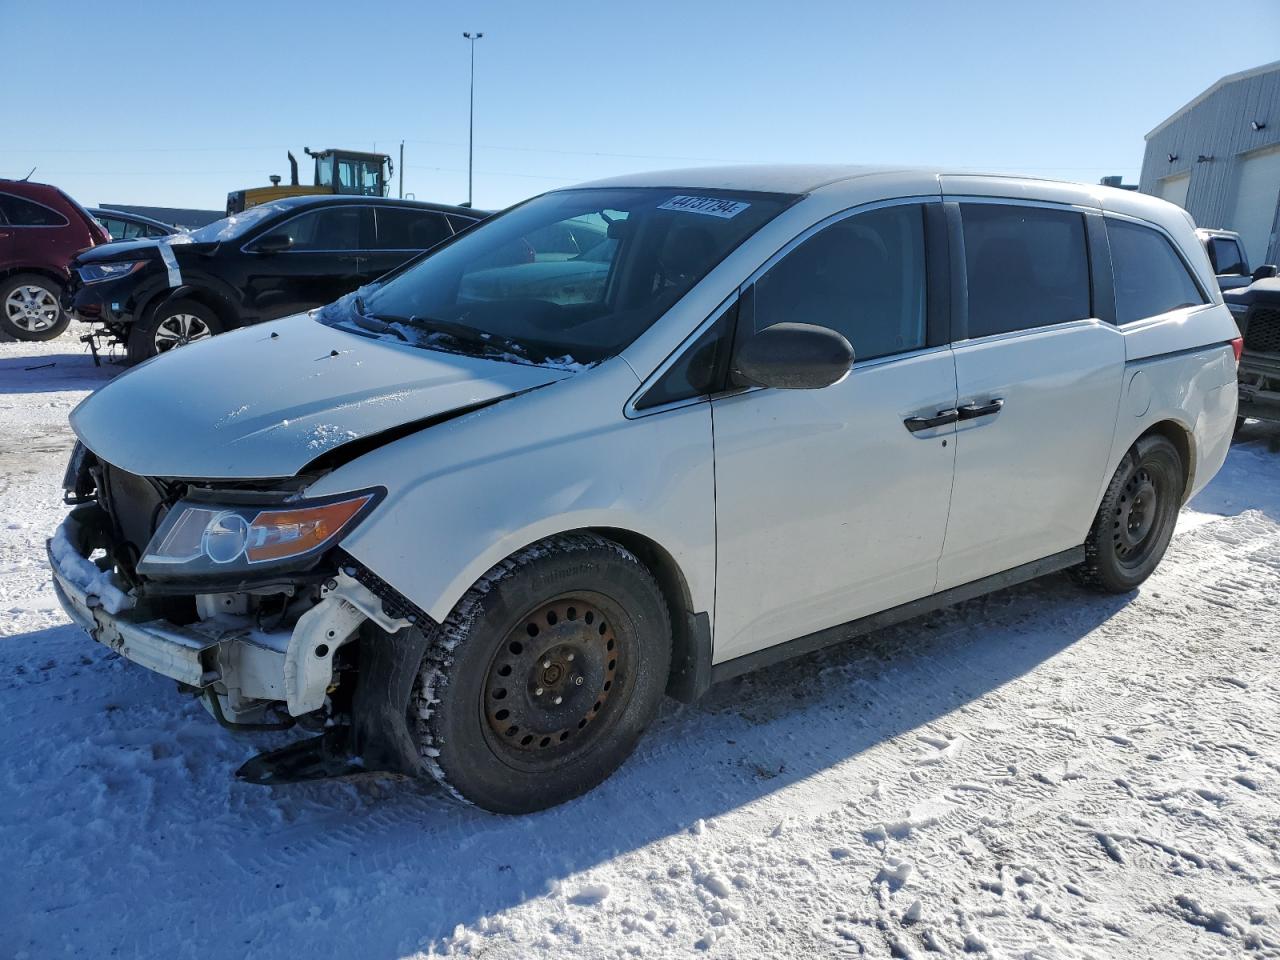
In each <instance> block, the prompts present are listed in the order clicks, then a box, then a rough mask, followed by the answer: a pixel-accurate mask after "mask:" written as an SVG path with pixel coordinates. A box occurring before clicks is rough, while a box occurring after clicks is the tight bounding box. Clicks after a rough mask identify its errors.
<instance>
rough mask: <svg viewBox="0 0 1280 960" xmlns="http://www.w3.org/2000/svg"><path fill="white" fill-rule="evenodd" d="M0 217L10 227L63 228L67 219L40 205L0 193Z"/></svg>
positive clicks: (9, 194)
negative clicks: (1, 216) (0, 216)
mask: <svg viewBox="0 0 1280 960" xmlns="http://www.w3.org/2000/svg"><path fill="white" fill-rule="evenodd" d="M0 215H3V218H4V219H5V220H7V221H8V222H9V225H10V226H12V227H65V226H66V225H67V218H66V217H64V216H63V215H62V214H60V213H58V211H57V210H51V209H49V208H48V207H46V206H45V205H44V204H41V203H32V202H31V201H30V200H25V199H23V198H22V197H15V196H14V195H13V194H11V193H0Z"/></svg>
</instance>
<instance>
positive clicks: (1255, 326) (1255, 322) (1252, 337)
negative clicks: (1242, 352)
mask: <svg viewBox="0 0 1280 960" xmlns="http://www.w3.org/2000/svg"><path fill="white" fill-rule="evenodd" d="M1244 348H1245V349H1246V350H1251V351H1253V352H1254V353H1280V309H1276V308H1274V307H1254V308H1253V309H1252V310H1250V311H1249V318H1248V324H1247V326H1246V327H1245V335H1244Z"/></svg>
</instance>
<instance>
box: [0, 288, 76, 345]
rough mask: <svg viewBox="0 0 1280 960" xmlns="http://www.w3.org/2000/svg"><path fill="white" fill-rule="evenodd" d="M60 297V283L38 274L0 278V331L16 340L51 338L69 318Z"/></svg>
mask: <svg viewBox="0 0 1280 960" xmlns="http://www.w3.org/2000/svg"><path fill="white" fill-rule="evenodd" d="M61 300H62V286H61V284H59V283H57V282H55V281H53V280H50V279H49V278H48V277H43V276H40V275H39V274H35V273H19V274H15V275H14V276H12V277H9V278H8V279H7V280H3V281H0V331H3V332H4V333H7V334H8V335H9V336H11V337H13V338H14V339H16V340H28V341H37V340H52V339H53V338H54V337H56V336H58V335H59V334H61V333H62V331H63V330H65V329H67V324H69V323H70V322H71V318H70V317H69V316H67V312H66V311H65V310H63V309H62V303H61Z"/></svg>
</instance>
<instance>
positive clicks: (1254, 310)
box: [1222, 267, 1280, 421]
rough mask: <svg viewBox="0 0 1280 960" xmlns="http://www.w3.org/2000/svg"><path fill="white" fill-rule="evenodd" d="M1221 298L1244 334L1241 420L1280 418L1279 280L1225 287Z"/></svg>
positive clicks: (1278, 419)
mask: <svg viewBox="0 0 1280 960" xmlns="http://www.w3.org/2000/svg"><path fill="white" fill-rule="evenodd" d="M1272 269H1273V270H1274V269H1275V268H1274V267H1273V268H1272ZM1222 299H1224V300H1225V301H1226V302H1227V306H1228V307H1229V308H1230V309H1231V312H1232V314H1234V315H1235V318H1236V325H1237V326H1239V327H1240V333H1241V334H1242V335H1243V336H1244V353H1243V354H1241V356H1240V369H1239V371H1238V378H1239V381H1240V417H1241V420H1243V418H1245V417H1255V418H1257V419H1259V420H1277V421H1280V279H1278V278H1276V277H1269V278H1263V279H1261V280H1255V281H1254V282H1253V283H1251V284H1250V285H1249V286H1247V287H1241V288H1239V289H1236V290H1224V291H1223V293H1222Z"/></svg>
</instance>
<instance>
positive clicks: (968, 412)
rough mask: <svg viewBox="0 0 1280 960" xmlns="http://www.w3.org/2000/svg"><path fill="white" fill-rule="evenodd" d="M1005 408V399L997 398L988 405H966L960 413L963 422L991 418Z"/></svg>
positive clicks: (987, 403) (988, 402)
mask: <svg viewBox="0 0 1280 960" xmlns="http://www.w3.org/2000/svg"><path fill="white" fill-rule="evenodd" d="M1003 407H1004V398H1003V397H996V398H995V399H994V400H988V401H987V402H986V403H966V404H965V405H964V406H963V407H961V408H960V409H959V411H958V413H959V414H960V419H961V420H976V419H977V418H978V417H989V416H991V415H992V414H993V413H999V412H1000V410H1001V408H1003Z"/></svg>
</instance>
